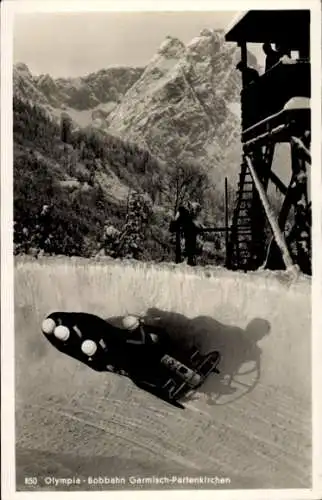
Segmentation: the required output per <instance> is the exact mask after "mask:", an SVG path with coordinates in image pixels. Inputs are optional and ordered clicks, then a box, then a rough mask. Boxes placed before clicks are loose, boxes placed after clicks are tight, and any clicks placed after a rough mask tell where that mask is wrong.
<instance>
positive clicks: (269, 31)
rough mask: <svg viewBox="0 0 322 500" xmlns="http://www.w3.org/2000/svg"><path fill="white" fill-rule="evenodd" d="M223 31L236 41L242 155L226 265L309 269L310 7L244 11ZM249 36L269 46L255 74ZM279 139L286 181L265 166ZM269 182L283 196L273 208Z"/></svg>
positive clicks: (227, 36) (228, 40)
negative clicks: (285, 148) (284, 149)
mask: <svg viewBox="0 0 322 500" xmlns="http://www.w3.org/2000/svg"><path fill="white" fill-rule="evenodd" d="M225 37H226V41H227V42H237V43H238V45H239V47H240V49H241V66H240V68H241V73H242V82H243V85H242V91H241V111H242V127H241V128H242V130H241V140H242V146H243V157H242V162H241V170H240V174H239V183H238V189H237V197H236V205H235V207H234V214H233V220H232V227H231V231H230V239H229V254H228V265H229V267H230V268H232V269H243V270H245V271H247V270H255V269H258V268H259V267H261V266H263V267H266V268H270V269H283V268H284V269H285V268H287V267H290V266H292V265H293V264H297V265H298V266H299V267H300V269H301V270H302V271H303V272H305V273H308V274H310V272H311V206H310V202H309V199H308V189H307V187H308V183H307V177H308V176H307V174H308V171H307V168H309V165H310V162H311V155H310V136H311V113H310V97H311V66H310V11H309V10H285V11H283V10H276V11H275V10H271V11H260V10H259V11H255V10H254V11H249V12H247V13H246V14H244V15H243V16H242V17H240V18H239V19H238V21H237V22H236V23H235V24H234V26H233V27H232V28H231V29H230V30H229V31H228V32H227V33H226V35H225ZM249 43H252V44H259V49H260V50H263V47H264V48H265V47H266V49H265V50H266V52H265V53H267V50H268V49H267V47H269V50H270V54H272V55H273V57H270V59H269V56H267V59H266V61H267V66H268V67H266V68H265V69H264V70H263V72H262V74H260V73H259V74H258V75H257V76H256V74H255V75H254V74H253V73H254V72H252V71H249V68H248V65H247V63H248V61H247V59H248V57H247V54H248V50H247V44H249ZM264 44H265V45H264ZM273 44H275V47H276V48H278V49H279V52H278V53H277V51H276V50H275V49H274V46H273ZM263 54H264V51H263ZM274 57H275V59H274ZM272 60H273V64H272ZM268 63H270V64H268ZM255 77H256V78H255ZM280 143H287V144H289V151H290V164H291V168H292V171H291V172H290V177H289V178H290V180H289V182H288V184H287V183H285V180H284V181H283V180H282V178H281V176H280V175H277V174H276V172H274V170H273V168H272V165H273V160H274V154H275V151H276V146H277V145H278V144H280ZM270 183H273V184H274V185H275V187H276V189H277V190H278V191H279V192H280V200H282V202H281V203H280V205H279V206H278V208H277V209H276V207H275V210H273V207H272V206H271V204H270V202H269V200H268V196H267V191H268V188H269V186H270ZM286 223H287V226H288V227H287V228H286Z"/></svg>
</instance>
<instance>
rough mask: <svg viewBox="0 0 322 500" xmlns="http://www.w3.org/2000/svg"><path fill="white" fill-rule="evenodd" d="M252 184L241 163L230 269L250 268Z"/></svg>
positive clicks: (233, 223)
mask: <svg viewBox="0 0 322 500" xmlns="http://www.w3.org/2000/svg"><path fill="white" fill-rule="evenodd" d="M254 189H255V187H254V182H253V179H252V176H251V174H250V172H249V170H248V168H247V164H246V162H243V163H242V166H241V171H240V174H239V182H238V189H237V203H236V206H235V209H234V213H233V220H232V228H231V239H230V267H231V268H232V269H244V270H247V269H249V268H250V266H251V263H250V260H251V257H252V250H251V246H252V219H251V211H252V207H253V198H254Z"/></svg>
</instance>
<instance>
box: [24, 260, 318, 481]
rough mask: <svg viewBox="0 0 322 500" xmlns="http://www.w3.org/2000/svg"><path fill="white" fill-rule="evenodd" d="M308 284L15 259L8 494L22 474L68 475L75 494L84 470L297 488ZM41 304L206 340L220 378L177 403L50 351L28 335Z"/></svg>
mask: <svg viewBox="0 0 322 500" xmlns="http://www.w3.org/2000/svg"><path fill="white" fill-rule="evenodd" d="M310 290H311V283H310V280H309V279H307V278H305V277H301V278H299V279H297V280H292V279H291V278H290V277H288V276H287V275H285V274H284V273H271V272H262V273H248V274H244V273H238V272H237V273H236V272H235V273H233V272H230V271H227V270H224V269H220V268H204V269H198V268H197V269H191V268H187V267H186V266H185V265H182V266H181V265H180V266H175V265H171V264H170V265H164V266H161V265H158V266H156V265H150V264H144V263H140V264H139V263H137V264H135V265H134V264H133V263H131V262H129V263H121V262H118V261H113V260H109V259H102V260H92V261H87V260H85V259H69V260H68V259H66V258H63V257H62V258H52V259H48V258H46V259H39V260H37V261H36V260H35V261H34V260H29V259H17V260H16V271H15V328H16V331H15V338H16V419H17V421H16V440H17V441H16V443H17V446H16V452H17V481H18V489H21V488H23V478H24V476H26V475H28V476H33V475H36V476H38V479H39V481H40V482H41V478H42V477H44V476H51V475H55V476H56V477H57V476H59V477H66V476H68V477H71V476H78V477H80V478H81V479H85V482H84V483H82V484H81V486H79V487H78V488H81V489H84V488H85V489H86V487H87V486H86V485H87V483H86V478H87V477H88V476H90V475H95V476H96V477H97V476H98V475H100V474H101V475H102V476H113V475H115V474H118V475H120V474H121V475H124V476H125V477H127V476H131V475H132V476H133V475H141V476H142V475H143V474H147V475H150V476H152V475H165V474H170V475H174V474H177V475H185V476H186V475H189V476H200V475H204V474H205V475H208V476H212V477H214V476H218V477H220V476H221V477H224V478H230V483H229V484H227V483H226V485H222V486H218V485H217V486H216V489H218V488H223V487H225V488H227V487H229V488H299V487H305V488H309V487H310V486H311V377H310V375H311V367H310V346H311V334H310V320H311V318H310ZM54 310H65V311H68V310H73V311H85V312H91V313H94V314H98V315H100V316H101V317H103V318H107V317H111V316H117V315H121V314H125V313H129V312H133V313H146V312H147V311H148V312H149V314H151V315H157V316H160V317H161V321H163V322H164V325H165V326H166V327H167V328H168V331H170V332H171V333H172V334H173V335H181V336H182V337H189V338H190V337H192V338H194V339H195V341H197V342H198V343H199V345H200V346H201V348H202V350H204V351H207V350H208V349H211V348H219V349H220V351H221V353H222V355H223V360H222V363H221V370H222V377H223V378H222V379H221V380H219V378H218V377H217V376H215V375H213V376H212V378H210V379H208V381H207V382H206V383H205V384H204V386H203V387H201V388H200V390H199V392H198V393H197V394H196V395H195V396H194V397H193V398H192V399H190V400H189V401H187V403H186V406H187V408H186V410H184V411H181V410H178V409H176V408H174V407H171V406H169V405H167V404H166V403H164V402H162V401H159V400H158V399H156V398H154V397H153V396H151V395H149V394H146V393H144V392H142V391H140V390H139V389H137V388H136V387H134V386H133V384H132V383H131V382H130V381H127V380H125V379H122V378H119V377H116V376H113V375H108V374H104V373H95V372H92V371H90V370H89V369H88V368H86V367H85V366H83V365H81V364H79V363H78V362H76V361H75V360H73V359H70V358H68V357H67V356H64V355H62V354H60V353H59V352H58V351H56V350H55V349H54V348H53V347H52V346H51V345H50V344H49V343H47V342H46V341H45V339H44V338H43V336H42V335H41V333H40V324H41V321H42V319H43V317H44V316H45V315H47V314H48V313H50V312H51V311H54ZM227 377H232V383H231V388H230V390H228V388H227V385H225V382H227ZM127 487H130V485H129V484H127ZM153 487H154V488H156V486H155V485H154V486H153ZM172 487H176V485H172ZM185 487H186V488H187V485H186V486H185ZM199 487H202V486H200V485H199ZM207 487H208V488H209V485H208V486H207ZM210 487H211V486H210ZM75 488H77V486H75ZM98 488H99V486H98ZM103 488H105V489H108V488H109V486H108V485H105V486H103ZM70 489H71V488H69V490H70ZM88 489H91V487H90V486H88ZM92 489H93V488H92Z"/></svg>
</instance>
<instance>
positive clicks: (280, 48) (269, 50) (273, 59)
mask: <svg viewBox="0 0 322 500" xmlns="http://www.w3.org/2000/svg"><path fill="white" fill-rule="evenodd" d="M275 49H276V50H274V49H273V47H272V45H271V44H270V43H268V42H266V43H264V44H263V51H264V53H265V54H266V63H265V73H266V71H268V70H269V69H270V68H272V67H273V66H275V64H277V63H278V62H279V61H280V59H281V58H282V57H283V56H288V57H291V51H290V49H289V48H288V47H286V46H285V45H283V44H275Z"/></svg>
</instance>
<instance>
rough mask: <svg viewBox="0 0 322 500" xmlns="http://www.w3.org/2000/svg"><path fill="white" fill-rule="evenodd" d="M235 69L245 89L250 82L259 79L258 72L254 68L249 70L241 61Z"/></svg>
mask: <svg viewBox="0 0 322 500" xmlns="http://www.w3.org/2000/svg"><path fill="white" fill-rule="evenodd" d="M236 69H238V70H239V71H240V72H241V74H242V76H243V83H244V86H245V87H247V85H249V84H250V83H252V82H256V81H257V80H258V79H259V73H258V71H257V70H256V69H254V68H250V67H249V66H247V65H246V64H245V63H243V62H242V61H239V63H238V64H237V66H236Z"/></svg>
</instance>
